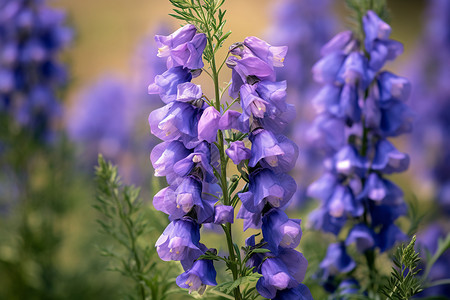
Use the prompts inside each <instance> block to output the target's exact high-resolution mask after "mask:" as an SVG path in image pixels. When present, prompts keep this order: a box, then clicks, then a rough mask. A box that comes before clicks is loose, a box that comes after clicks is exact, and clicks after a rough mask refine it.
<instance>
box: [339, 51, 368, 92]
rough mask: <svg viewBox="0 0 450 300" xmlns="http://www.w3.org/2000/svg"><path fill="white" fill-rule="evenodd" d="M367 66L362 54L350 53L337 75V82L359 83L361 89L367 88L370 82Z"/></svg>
mask: <svg viewBox="0 0 450 300" xmlns="http://www.w3.org/2000/svg"><path fill="white" fill-rule="evenodd" d="M367 64H368V62H367V58H366V57H365V56H364V55H363V54H362V53H360V52H352V53H350V54H349V55H348V56H347V58H346V59H345V62H344V63H343V65H342V68H341V69H340V70H339V73H338V74H337V79H338V81H339V82H340V83H342V84H344V83H346V84H356V83H357V82H359V83H360V84H361V85H362V87H363V88H367V87H368V85H369V83H370V80H371V78H370V77H369V74H368V68H367Z"/></svg>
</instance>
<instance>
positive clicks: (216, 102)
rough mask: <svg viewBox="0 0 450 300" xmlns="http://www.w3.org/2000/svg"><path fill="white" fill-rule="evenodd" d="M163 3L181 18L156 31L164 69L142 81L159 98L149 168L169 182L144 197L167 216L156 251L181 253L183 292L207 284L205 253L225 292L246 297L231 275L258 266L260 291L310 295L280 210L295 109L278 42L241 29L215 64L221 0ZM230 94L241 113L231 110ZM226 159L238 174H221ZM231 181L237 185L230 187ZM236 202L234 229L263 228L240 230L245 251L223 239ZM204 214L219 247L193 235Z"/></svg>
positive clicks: (289, 191)
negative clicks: (281, 72) (208, 89)
mask: <svg viewBox="0 0 450 300" xmlns="http://www.w3.org/2000/svg"><path fill="white" fill-rule="evenodd" d="M171 2H172V4H173V5H174V6H175V7H176V9H175V12H176V14H175V15H174V16H175V17H177V18H178V19H181V20H184V21H186V22H187V23H188V24H187V25H185V26H183V27H181V28H180V29H178V30H177V31H175V32H174V33H172V34H170V35H168V36H156V38H155V40H156V41H157V43H158V44H159V51H158V56H159V57H161V58H164V59H166V62H167V68H168V69H167V71H165V72H164V73H163V74H161V75H157V76H156V77H155V80H154V82H153V83H152V84H150V86H149V88H148V90H149V93H150V94H159V95H160V97H161V100H162V101H163V102H164V103H165V106H164V107H162V108H159V109H157V110H155V111H153V112H152V113H150V116H149V123H150V129H151V132H152V133H153V134H154V135H156V136H157V137H159V138H160V139H161V140H163V143H161V144H160V145H157V146H156V147H155V148H154V149H153V151H152V153H151V161H152V164H153V167H154V169H155V176H166V179H167V183H168V184H169V186H168V187H166V188H164V189H162V190H161V191H160V192H158V193H157V194H156V196H155V197H154V199H153V204H154V206H155V208H156V209H158V210H160V211H162V212H164V213H166V214H167V215H168V216H169V220H170V221H171V223H170V224H169V226H168V227H167V228H166V230H165V231H164V233H163V235H162V236H161V237H160V238H159V239H158V241H157V243H156V247H157V252H158V254H159V256H160V257H161V259H163V260H176V261H180V262H181V264H182V266H183V268H184V271H185V272H184V273H183V274H181V275H180V276H179V277H178V278H177V284H178V285H179V286H180V287H183V288H188V289H189V292H192V291H194V290H195V291H198V292H199V293H203V292H204V291H205V289H206V286H207V285H215V284H216V279H215V277H216V271H215V266H214V265H213V260H222V261H224V262H225V263H226V265H227V268H228V269H229V270H230V271H231V273H232V277H233V281H232V282H231V283H230V285H231V286H233V287H232V288H231V289H230V291H232V292H233V295H234V298H235V299H248V298H252V299H253V298H254V297H255V295H254V294H252V293H255V292H254V289H247V288H243V289H242V290H241V287H240V285H239V283H238V282H239V281H237V280H239V279H240V278H241V277H252V276H253V277H255V278H259V277H261V275H262V277H261V278H259V280H258V283H257V285H256V290H257V292H259V294H260V295H262V296H264V297H267V298H271V299H299V298H298V297H303V298H302V299H312V297H311V294H310V293H309V291H308V288H307V287H306V286H304V285H302V284H301V282H302V281H303V279H304V277H305V272H306V268H307V261H306V259H305V258H304V257H303V255H302V254H301V253H299V252H297V251H296V250H294V249H295V248H296V247H297V246H298V245H299V243H300V239H301V235H302V230H301V227H300V220H292V219H289V217H288V216H287V215H286V214H285V213H284V209H285V207H286V206H287V205H288V204H289V201H290V199H291V198H292V196H293V194H294V193H295V190H296V183H295V181H294V179H293V178H292V177H290V176H289V175H288V174H287V172H289V171H290V170H291V169H292V168H293V166H294V165H295V161H296V159H297V156H298V147H297V146H296V145H295V143H294V142H292V141H290V140H289V139H288V138H286V137H285V136H283V135H282V132H283V130H284V129H285V127H286V126H287V124H288V123H289V122H290V121H291V120H292V119H293V118H294V115H295V111H294V108H293V106H292V105H290V104H288V103H286V82H285V81H281V82H277V81H276V74H275V68H277V67H282V66H283V61H284V58H285V55H286V52H287V47H283V46H282V47H277V46H272V45H270V44H268V43H267V42H265V41H263V40H261V39H259V38H256V37H247V38H246V39H245V40H244V42H240V43H235V44H233V45H232V46H231V47H229V54H228V56H227V58H226V61H224V62H223V63H222V64H221V65H220V66H219V67H218V65H217V64H216V52H217V50H218V49H219V48H220V47H221V46H222V43H223V41H224V40H225V39H226V38H227V37H228V36H229V33H224V32H223V25H224V23H225V20H224V15H225V12H224V11H222V9H221V6H222V4H223V3H224V1H213V0H210V1H204V2H200V1H198V2H195V1H194V2H191V1H175V0H174V1H171ZM202 58H203V59H204V61H205V62H203V60H202ZM225 64H226V65H227V66H228V67H230V68H231V69H232V80H231V83H230V84H229V95H230V97H231V98H232V99H233V100H232V101H231V103H230V104H229V103H228V102H226V101H223V100H222V99H221V97H222V95H223V94H224V93H223V92H222V93H221V92H219V90H220V87H219V83H218V82H219V80H218V78H219V77H218V75H219V72H220V70H221V69H222V66H224V65H225ZM208 65H209V68H208ZM207 69H209V71H208V70H207ZM202 71H205V73H206V72H207V74H208V75H209V76H210V77H211V79H212V80H213V83H214V91H215V94H214V97H212V98H209V97H207V96H206V95H204V92H203V90H202V87H201V86H200V85H197V84H195V83H194V82H192V79H193V78H195V77H196V76H199V75H200V74H201V73H202ZM210 99H212V100H210ZM235 103H239V104H240V106H241V108H242V112H238V111H236V110H233V109H231V108H232V106H233V105H234V104H235ZM250 143H251V148H250V149H249V148H247V145H248V144H250ZM229 160H231V161H233V163H234V164H235V165H236V166H237V171H238V174H239V175H233V177H232V178H231V180H230V179H229V178H228V177H227V164H228V162H229ZM241 181H245V184H244V186H243V187H242V189H241V190H240V191H237V187H238V185H239V183H240V182H241ZM239 203H241V205H240V209H239V212H238V218H242V219H244V229H247V228H249V227H252V228H258V229H261V230H262V235H263V239H262V240H261V241H260V242H258V243H256V242H255V236H252V237H250V238H249V239H248V243H247V245H246V246H245V247H242V249H243V250H244V254H245V255H241V253H240V249H239V246H237V245H236V244H234V243H233V239H232V226H231V225H232V224H233V223H234V210H235V209H237V208H238V207H239ZM208 223H215V224H220V225H221V226H222V228H223V230H224V233H225V236H226V241H227V246H228V249H227V250H228V255H227V256H225V257H220V256H218V255H217V252H218V251H217V249H213V248H211V249H208V248H207V246H205V245H203V244H202V243H200V227H201V226H203V224H208ZM252 271H253V272H252ZM257 273H259V274H261V275H257ZM256 276H257V277H256Z"/></svg>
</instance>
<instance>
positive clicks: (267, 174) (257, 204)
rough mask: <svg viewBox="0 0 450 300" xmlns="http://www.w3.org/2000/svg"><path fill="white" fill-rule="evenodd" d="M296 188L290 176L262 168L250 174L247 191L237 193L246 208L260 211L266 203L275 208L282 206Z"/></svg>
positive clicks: (251, 210) (255, 211) (254, 211)
mask: <svg viewBox="0 0 450 300" xmlns="http://www.w3.org/2000/svg"><path fill="white" fill-rule="evenodd" d="M296 189H297V185H296V183H295V180H294V179H293V178H292V177H291V176H289V175H287V174H284V173H280V174H275V173H274V172H273V171H271V170H269V169H262V170H261V171H259V172H256V173H253V174H250V183H249V188H248V190H249V191H248V192H245V193H239V198H240V199H241V201H242V205H243V206H244V207H245V209H246V210H248V211H250V212H252V213H258V212H259V213H261V211H262V210H263V208H264V206H265V205H266V204H269V205H270V206H272V207H275V208H278V207H284V206H285V205H286V204H287V203H288V201H289V200H290V199H291V197H292V195H294V193H295V190H296Z"/></svg>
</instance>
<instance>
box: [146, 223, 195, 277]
mask: <svg viewBox="0 0 450 300" xmlns="http://www.w3.org/2000/svg"><path fill="white" fill-rule="evenodd" d="M199 241H200V232H199V226H198V224H196V223H195V222H193V221H192V220H189V219H179V220H174V221H172V222H171V223H170V224H169V225H168V226H167V227H166V229H165V230H164V232H163V234H162V235H161V236H160V237H159V239H158V240H157V241H156V244H155V246H156V251H157V252H158V255H159V257H160V258H161V259H162V260H164V261H169V260H176V261H182V263H183V266H184V267H186V268H188V269H189V268H190V267H191V266H192V265H193V262H194V260H195V259H197V258H198V257H199V256H200V255H202V254H203V251H202V250H201V249H200V244H199Z"/></svg>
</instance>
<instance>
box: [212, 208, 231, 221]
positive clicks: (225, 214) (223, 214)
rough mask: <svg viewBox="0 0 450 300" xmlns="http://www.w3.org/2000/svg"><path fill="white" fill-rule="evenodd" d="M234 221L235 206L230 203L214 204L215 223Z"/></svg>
mask: <svg viewBox="0 0 450 300" xmlns="http://www.w3.org/2000/svg"><path fill="white" fill-rule="evenodd" d="M225 223H234V208H233V206H228V205H216V206H214V224H225Z"/></svg>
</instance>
